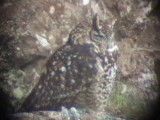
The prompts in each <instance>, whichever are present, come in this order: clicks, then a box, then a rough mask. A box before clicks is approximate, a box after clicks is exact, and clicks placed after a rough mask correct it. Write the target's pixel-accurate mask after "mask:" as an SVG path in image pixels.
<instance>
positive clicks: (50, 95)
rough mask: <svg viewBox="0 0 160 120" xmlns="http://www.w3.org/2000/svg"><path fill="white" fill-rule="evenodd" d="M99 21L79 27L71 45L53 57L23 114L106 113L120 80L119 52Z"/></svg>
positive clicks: (72, 37)
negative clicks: (73, 110)
mask: <svg viewBox="0 0 160 120" xmlns="http://www.w3.org/2000/svg"><path fill="white" fill-rule="evenodd" d="M97 18H98V16H95V17H94V18H93V22H92V25H91V24H88V23H87V22H82V23H80V24H78V25H77V26H76V27H75V28H74V29H73V30H72V31H71V33H70V35H69V39H68V42H67V43H66V44H65V45H64V46H63V47H61V48H60V49H58V50H57V51H56V52H55V53H54V54H53V55H52V56H51V57H50V59H49V60H48V61H47V63H46V72H45V73H43V74H42V76H41V78H40V80H39V82H38V83H37V84H36V86H35V87H34V88H33V90H32V92H31V94H30V95H29V96H28V97H27V99H26V100H25V102H24V104H23V106H22V110H23V111H36V110H58V109H60V108H61V107H62V106H64V107H67V108H70V107H82V108H86V109H87V110H102V109H104V107H105V105H106V103H107V99H108V96H109V95H110V93H111V89H112V86H113V83H114V80H115V76H116V69H117V68H116V60H117V56H118V52H117V46H116V45H114V44H113V40H112V39H111V38H109V37H108V36H109V35H107V33H105V32H103V31H102V29H101V27H100V26H99V24H98V21H99V20H98V19H97Z"/></svg>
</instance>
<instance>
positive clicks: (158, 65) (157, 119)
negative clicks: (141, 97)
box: [147, 60, 160, 120]
mask: <svg viewBox="0 0 160 120" xmlns="http://www.w3.org/2000/svg"><path fill="white" fill-rule="evenodd" d="M154 69H155V73H156V75H157V80H158V86H159V90H158V91H160V60H155V66H154ZM149 113H150V114H149V118H147V120H160V114H159V113H160V94H159V95H158V98H157V100H156V102H155V103H154V105H153V107H152V108H151V109H150V110H149Z"/></svg>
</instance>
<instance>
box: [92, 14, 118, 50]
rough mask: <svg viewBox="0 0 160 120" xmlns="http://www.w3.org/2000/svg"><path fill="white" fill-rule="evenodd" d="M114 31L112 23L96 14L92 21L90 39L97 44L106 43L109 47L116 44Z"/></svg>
mask: <svg viewBox="0 0 160 120" xmlns="http://www.w3.org/2000/svg"><path fill="white" fill-rule="evenodd" d="M113 36H114V33H113V30H112V25H111V24H109V23H108V22H107V21H106V20H102V19H100V18H99V16H98V15H97V14H96V15H95V16H94V18H93V21H92V29H91V31H90V39H91V40H92V41H93V42H95V43H96V44H99V45H101V44H103V45H104V44H105V45H106V47H107V49H110V48H112V47H114V46H115V44H114V43H115V41H114V39H113Z"/></svg>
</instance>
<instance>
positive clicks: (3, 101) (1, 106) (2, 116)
mask: <svg viewBox="0 0 160 120" xmlns="http://www.w3.org/2000/svg"><path fill="white" fill-rule="evenodd" d="M12 112H13V108H12V107H11V104H10V102H9V98H8V96H7V95H6V94H5V93H4V91H3V90H2V89H1V88H0V120H11V118H9V117H8V114H10V113H12Z"/></svg>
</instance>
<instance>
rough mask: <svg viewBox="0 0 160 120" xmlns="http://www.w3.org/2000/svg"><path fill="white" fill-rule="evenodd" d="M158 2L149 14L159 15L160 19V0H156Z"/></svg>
mask: <svg viewBox="0 0 160 120" xmlns="http://www.w3.org/2000/svg"><path fill="white" fill-rule="evenodd" d="M155 1H156V2H157V4H156V6H155V7H154V8H153V10H152V11H151V12H150V14H149V15H151V16H152V15H153V16H157V17H158V19H159V20H160V0H155Z"/></svg>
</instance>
